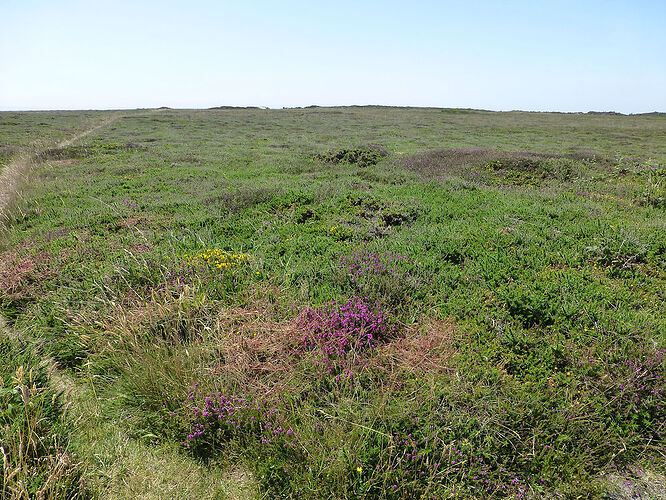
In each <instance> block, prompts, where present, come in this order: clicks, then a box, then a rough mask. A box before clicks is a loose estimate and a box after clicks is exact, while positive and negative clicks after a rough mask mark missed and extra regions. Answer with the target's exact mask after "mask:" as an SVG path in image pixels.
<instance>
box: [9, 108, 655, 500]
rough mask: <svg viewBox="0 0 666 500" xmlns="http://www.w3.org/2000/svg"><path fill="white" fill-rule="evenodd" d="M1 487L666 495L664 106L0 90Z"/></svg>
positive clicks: (177, 493)
mask: <svg viewBox="0 0 666 500" xmlns="http://www.w3.org/2000/svg"><path fill="white" fill-rule="evenodd" d="M0 181H1V183H2V184H1V185H0V202H1V203H0V212H1V213H0V217H1V220H0V225H1V227H0V312H1V313H2V318H3V320H2V324H0V327H1V328H2V330H3V331H2V333H1V334H0V335H1V337H0V449H1V451H2V471H3V472H2V474H1V475H0V481H1V482H0V490H1V492H2V493H1V496H2V497H3V498H17V499H18V498H90V497H93V498H131V497H137V498H313V499H314V498H336V499H337V498H392V499H407V498H505V497H509V498H663V495H666V478H665V476H664V473H665V471H666V457H665V454H664V449H665V445H664V437H665V432H666V428H665V426H666V408H665V407H664V396H665V395H666V360H664V353H665V350H666V313H665V311H666V115H663V114H646V115H633V116H624V115H617V114H612V113H608V114H607V113H586V114H557V113H524V112H507V113H494V112H484V111H475V110H459V109H411V108H384V107H347V108H305V109H284V110H266V109H233V108H232V109H214V110H171V109H160V110H133V111H114V112H97V111H90V112H3V113H0Z"/></svg>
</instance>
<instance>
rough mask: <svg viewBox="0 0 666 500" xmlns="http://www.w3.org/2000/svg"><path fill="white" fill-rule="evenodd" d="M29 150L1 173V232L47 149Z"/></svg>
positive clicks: (110, 119)
mask: <svg viewBox="0 0 666 500" xmlns="http://www.w3.org/2000/svg"><path fill="white" fill-rule="evenodd" d="M121 117H122V115H121V114H120V113H114V114H112V115H111V116H108V117H106V118H105V119H104V120H102V121H100V122H98V123H96V124H95V125H93V126H91V127H89V128H87V129H85V130H83V131H81V132H79V133H77V134H75V135H73V136H72V137H70V138H68V139H65V140H63V141H60V142H59V143H57V144H56V146H55V147H56V149H61V148H66V147H67V146H71V145H72V144H73V143H75V142H76V141H78V140H80V139H83V138H84V137H86V136H87V135H89V134H92V133H93V132H95V131H96V130H99V129H100V128H103V127H107V126H109V125H110V124H112V123H113V122H115V121H116V120H118V119H119V118H121ZM27 149H28V151H24V152H23V153H21V154H19V156H18V157H17V158H15V159H14V160H13V161H11V162H10V163H9V164H8V165H6V166H5V168H4V169H2V172H0V230H2V226H3V225H4V223H5V222H6V220H7V217H8V216H9V209H10V207H11V206H12V204H13V202H14V201H15V200H16V199H17V198H19V197H20V188H21V185H22V184H23V182H24V181H25V178H26V177H27V175H28V173H29V172H30V169H31V168H32V167H33V166H34V165H35V164H36V163H37V162H38V161H39V155H40V153H43V152H44V151H45V148H41V149H37V150H36V149H34V148H27Z"/></svg>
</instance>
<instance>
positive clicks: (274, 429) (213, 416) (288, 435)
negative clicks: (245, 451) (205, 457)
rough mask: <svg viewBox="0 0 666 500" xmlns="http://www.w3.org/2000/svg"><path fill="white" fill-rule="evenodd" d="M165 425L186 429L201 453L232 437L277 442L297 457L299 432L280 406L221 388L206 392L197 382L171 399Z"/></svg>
mask: <svg viewBox="0 0 666 500" xmlns="http://www.w3.org/2000/svg"><path fill="white" fill-rule="evenodd" d="M162 421H163V423H164V424H165V426H166V427H167V428H169V429H171V430H172V431H175V432H176V433H181V432H182V433H186V434H185V437H184V445H185V447H187V448H191V449H192V450H193V451H194V452H195V453H198V454H210V453H212V452H214V451H215V447H216V446H219V445H221V444H223V443H226V442H229V441H231V440H240V441H241V442H242V443H243V444H245V445H251V444H260V445H263V446H277V447H279V448H283V449H285V450H287V451H288V452H289V454H290V455H291V456H292V457H293V456H294V455H295V453H296V451H295V447H296V443H297V440H298V436H299V433H298V431H297V430H294V428H293V427H292V426H290V425H288V423H287V422H286V420H285V419H284V418H283V417H281V416H280V415H279V413H278V411H277V410H276V409H265V408H262V407H261V406H260V405H259V404H257V403H253V402H250V401H249V400H247V399H245V398H242V397H237V396H234V395H224V394H222V393H221V392H213V393H205V392H203V391H202V390H201V389H200V388H199V383H196V384H195V385H194V386H193V387H192V388H190V390H189V391H188V393H187V396H186V397H185V398H184V399H183V400H179V399H178V398H173V400H171V401H168V402H167V404H166V407H165V410H164V413H163V415H162Z"/></svg>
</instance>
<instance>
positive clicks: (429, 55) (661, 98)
mask: <svg viewBox="0 0 666 500" xmlns="http://www.w3.org/2000/svg"><path fill="white" fill-rule="evenodd" d="M365 104H375V105H394V106H432V107H455V108H475V109H490V110H513V109H520V110H528V111H564V112H576V111H583V112H584V111H591V110H592V111H617V112H622V113H643V112H652V111H661V112H666V0H654V1H652V0H624V1H615V0H604V1H592V0H589V1H588V0H577V1H573V0H572V1H563V0H562V1H560V0H548V1H546V0H525V1H523V0H505V1H501V0H497V1H476V0H466V1H446V0H439V1H436V0H435V1H426V0H423V1H419V0H411V1H392V0H383V1H363V0H356V1H347V0H335V1H328V0H308V1H294V0H281V1H259V0H235V1H231V0H216V1H214V0H210V1H205V0H182V1H169V0H159V1H153V0H145V1H142V0H131V1H126V0H113V1H104V0H99V1H97V0H78V1H77V0H48V1H47V0H0V110H24V109H129V108H151V107H159V106H169V107H173V108H207V107H212V106H223V105H229V106H268V107H271V108H281V107H295V106H308V105H320V106H337V105H365Z"/></svg>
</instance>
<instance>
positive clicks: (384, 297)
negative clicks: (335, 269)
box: [338, 248, 422, 306]
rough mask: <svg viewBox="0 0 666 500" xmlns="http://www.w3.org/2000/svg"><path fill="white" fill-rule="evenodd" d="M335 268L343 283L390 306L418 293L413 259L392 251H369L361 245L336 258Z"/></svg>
mask: <svg viewBox="0 0 666 500" xmlns="http://www.w3.org/2000/svg"><path fill="white" fill-rule="evenodd" d="M338 264H339V270H340V273H341V275H342V276H341V279H342V281H343V283H344V284H346V285H347V286H348V287H349V288H351V289H352V290H353V291H354V292H355V293H357V294H359V295H363V296H368V297H372V298H374V299H376V300H379V301H381V302H388V303H389V304H391V305H392V306H404V305H405V304H407V303H409V302H410V301H412V300H413V298H414V297H415V296H418V295H419V289H420V288H422V287H420V284H421V283H420V282H419V280H418V278H417V277H416V275H415V274H416V273H415V271H416V268H417V266H418V262H417V260H416V259H413V258H411V257H408V256H406V255H402V254H399V253H394V252H390V251H388V252H383V253H377V252H373V251H371V250H370V249H368V248H362V249H361V250H358V251H355V252H353V253H351V254H350V255H347V256H342V257H340V259H339V261H338Z"/></svg>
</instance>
